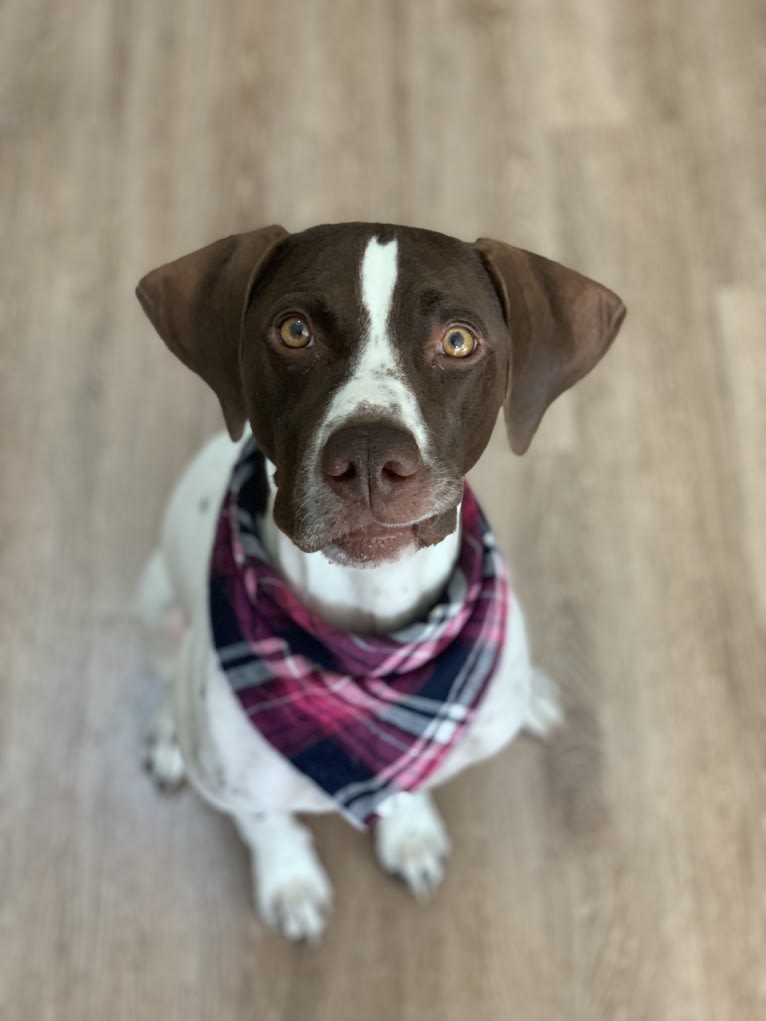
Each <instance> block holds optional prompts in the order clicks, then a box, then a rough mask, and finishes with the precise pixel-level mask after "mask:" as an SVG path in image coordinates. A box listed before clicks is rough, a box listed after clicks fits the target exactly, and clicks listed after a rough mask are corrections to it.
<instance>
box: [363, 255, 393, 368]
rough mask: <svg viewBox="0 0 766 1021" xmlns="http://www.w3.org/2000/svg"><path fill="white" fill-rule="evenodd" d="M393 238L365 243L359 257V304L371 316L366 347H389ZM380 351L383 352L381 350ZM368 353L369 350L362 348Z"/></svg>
mask: <svg viewBox="0 0 766 1021" xmlns="http://www.w3.org/2000/svg"><path fill="white" fill-rule="evenodd" d="M398 247H399V246H398V244H397V243H396V240H394V241H389V242H388V243H387V244H385V245H382V244H381V243H380V241H378V239H377V238H371V239H370V240H369V241H368V242H367V248H366V249H365V251H364V258H363V259H362V273H361V276H362V304H363V305H364V308H365V311H366V312H367V315H368V316H369V319H370V327H369V329H370V332H369V337H368V349H369V348H370V347H372V346H375V347H380V346H385V347H390V345H388V344H387V343H386V341H387V336H386V324H387V323H388V317H389V315H390V313H391V302H392V300H393V297H394V287H395V286H396V256H397V250H398ZM380 353H381V354H382V353H383V352H382V351H381V352H380ZM365 354H368V351H365Z"/></svg>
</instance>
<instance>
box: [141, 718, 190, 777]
mask: <svg viewBox="0 0 766 1021" xmlns="http://www.w3.org/2000/svg"><path fill="white" fill-rule="evenodd" d="M144 768H145V769H146V771H147V772H148V773H149V775H150V776H151V778H152V779H153V780H154V782H155V784H156V785H157V787H158V788H159V790H161V791H173V790H176V789H177V788H178V787H180V786H181V784H182V783H183V782H184V780H185V779H186V769H185V767H184V760H183V756H182V755H181V749H180V748H179V746H178V741H177V740H176V728H175V722H174V720H173V715H172V710H171V707H170V704H169V701H166V702H164V703H163V704H162V705H161V706H160V708H159V710H158V712H157V715H156V717H155V719H154V722H153V723H152V726H151V728H150V730H149V733H148V734H147V737H146V745H145V747H144Z"/></svg>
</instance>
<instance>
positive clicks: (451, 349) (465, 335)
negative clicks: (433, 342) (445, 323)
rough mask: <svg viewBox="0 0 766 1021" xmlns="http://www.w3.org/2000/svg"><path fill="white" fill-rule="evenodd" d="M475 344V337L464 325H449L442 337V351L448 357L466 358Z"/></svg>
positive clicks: (472, 350)
mask: <svg viewBox="0 0 766 1021" xmlns="http://www.w3.org/2000/svg"><path fill="white" fill-rule="evenodd" d="M476 346H477V341H476V337H474V335H473V334H472V333H471V331H470V330H467V329H466V328H465V326H450V328H449V329H448V330H447V331H446V333H445V334H444V336H443V337H442V351H443V352H444V353H445V355H449V357H450V358H467V357H468V355H471V354H473V353H474V351H475V350H476Z"/></svg>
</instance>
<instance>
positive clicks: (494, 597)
mask: <svg viewBox="0 0 766 1021" xmlns="http://www.w3.org/2000/svg"><path fill="white" fill-rule="evenodd" d="M265 486H266V480H265V475H264V471H263V458H262V455H261V454H260V452H259V451H258V449H257V447H256V445H255V442H254V440H250V441H249V442H248V443H247V444H246V445H245V447H244V448H243V452H242V455H241V456H240V458H239V460H238V462H237V464H236V466H235V468H234V471H233V474H232V478H231V482H230V485H229V489H228V491H227V493H226V496H225V498H224V501H223V506H222V508H221V512H220V516H219V519H218V526H217V530H216V536H215V543H214V546H213V552H212V559H211V569H210V588H209V595H210V614H211V621H212V630H213V639H214V645H215V648H216V651H217V654H218V659H219V662H220V665H221V669H222V670H223V672H224V674H225V675H226V677H227V678H228V681H229V683H230V684H231V687H232V689H233V691H234V694H235V695H236V696H237V698H238V699H239V701H240V703H241V704H242V708H243V709H244V711H245V713H246V714H247V715H248V717H249V718H250V721H251V723H252V724H253V726H254V727H256V728H257V730H258V731H259V732H260V733H261V735H262V736H263V737H264V738H265V739H266V740H267V741H268V742H269V743H270V744H271V745H272V746H273V747H274V748H275V749H276V750H277V751H278V752H279V753H280V754H281V755H283V756H284V757H285V758H286V759H288V760H289V761H290V762H291V763H292V764H293V766H294V767H295V768H296V769H298V770H300V772H301V773H303V774H304V775H305V776H307V777H309V778H310V779H311V780H313V782H314V783H315V784H317V785H318V786H319V787H321V789H322V790H323V791H325V792H326V793H327V794H329V795H330V797H331V798H333V799H334V801H335V802H336V804H337V806H338V808H339V810H340V811H341V812H342V814H343V815H344V816H345V817H346V818H347V819H348V820H349V821H350V822H351V823H352V824H354V825H355V826H357V827H359V828H362V827H364V826H368V825H370V824H371V823H372V822H374V821H375V819H376V816H377V810H378V808H379V806H380V805H381V804H382V803H383V802H384V801H385V800H386V799H388V798H390V797H391V796H392V795H394V794H397V793H399V792H401V791H411V790H415V789H417V788H418V787H421V786H422V785H423V784H424V783H425V781H426V780H427V779H428V778H429V777H430V776H431V775H432V774H433V773H434V772H435V771H436V770H437V769H438V768H439V766H441V764H442V763H443V762H444V760H445V759H446V757H447V755H448V754H449V752H450V751H451V750H452V749H453V748H454V747H455V745H456V744H457V743H458V742H459V741H460V740H461V738H462V737H463V736H464V735H465V733H466V730H467V729H468V726H469V725H470V723H471V722H472V720H473V719H474V717H475V715H476V711H477V708H478V706H479V704H480V703H481V700H482V698H483V696H484V694H485V692H486V691H487V688H488V685H489V682H490V680H491V678H492V676H493V674H494V672H495V669H496V667H497V663H498V660H499V656H500V649H501V647H502V644H503V642H504V640H505V631H506V621H507V613H508V603H509V593H510V590H509V583H508V576H507V572H506V568H505V564H504V562H503V559H502V557H501V555H500V554H499V552H498V550H497V547H496V545H495V539H494V536H493V535H492V533H491V531H490V530H489V526H488V525H487V522H486V520H485V519H484V515H483V514H482V512H481V509H480V507H479V505H478V503H477V501H476V498H475V496H474V495H473V493H472V492H471V490H470V489H469V487H468V486H467V485H466V486H465V491H464V496H463V504H462V511H461V524H462V543H461V547H460V553H459V556H458V560H457V563H456V565H455V568H454V570H453V572H452V575H451V576H450V578H449V579H448V581H447V584H446V586H445V588H444V591H443V593H442V594H441V596H440V597H439V599H438V600H437V602H436V604H435V605H434V606H433V607H432V608H431V609H430V610H429V611H428V613H427V614H426V615H425V616H424V617H423V618H422V619H421V620H419V621H417V622H416V623H414V624H410V625H409V626H407V627H405V628H402V629H401V630H399V631H396V632H394V633H392V634H387V635H370V634H352V633H349V632H346V631H341V630H338V629H336V628H333V627H331V626H330V625H329V624H327V623H326V622H325V621H324V620H322V619H321V618H320V617H318V616H317V615H316V614H314V613H312V612H311V611H310V610H309V609H308V608H307V607H306V606H304V605H303V604H302V603H301V602H300V601H299V600H298V599H297V597H296V596H295V594H294V593H293V592H292V591H291V589H290V588H289V587H288V585H287V584H286V582H285V581H284V579H283V578H282V577H281V576H280V575H279V574H278V573H277V571H276V570H275V569H274V567H272V565H271V564H270V563H269V560H268V555H267V553H266V551H265V549H264V547H263V544H262V542H261V538H260V535H259V531H258V524H257V519H256V517H255V516H254V514H255V512H256V511H258V512H260V511H261V510H262V509H263V507H264V506H265V495H266V491H265Z"/></svg>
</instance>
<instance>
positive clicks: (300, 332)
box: [279, 316, 314, 348]
mask: <svg viewBox="0 0 766 1021" xmlns="http://www.w3.org/2000/svg"><path fill="white" fill-rule="evenodd" d="M279 336H280V338H281V340H282V343H283V344H284V345H285V346H286V347H293V348H296V347H308V346H309V344H310V343H311V342H312V340H313V339H314V338H313V337H312V336H311V330H310V329H309V328H308V326H307V325H306V323H305V322H304V321H303V320H302V319H299V318H298V316H290V318H289V319H285V321H284V322H283V323H282V325H281V326H280V327H279Z"/></svg>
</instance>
